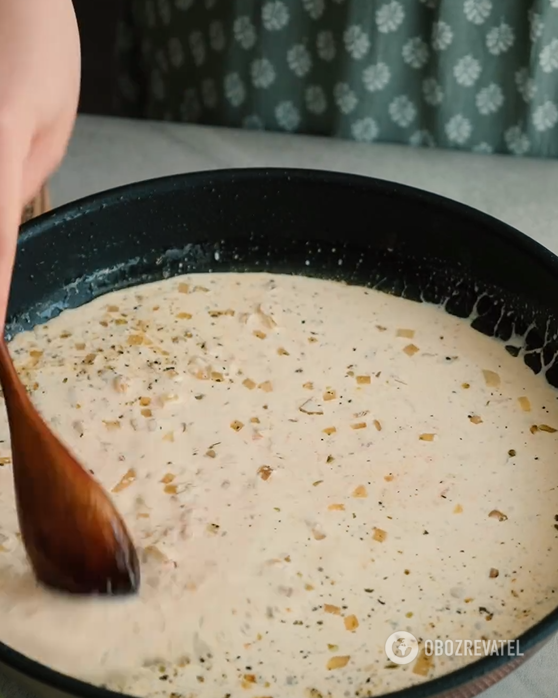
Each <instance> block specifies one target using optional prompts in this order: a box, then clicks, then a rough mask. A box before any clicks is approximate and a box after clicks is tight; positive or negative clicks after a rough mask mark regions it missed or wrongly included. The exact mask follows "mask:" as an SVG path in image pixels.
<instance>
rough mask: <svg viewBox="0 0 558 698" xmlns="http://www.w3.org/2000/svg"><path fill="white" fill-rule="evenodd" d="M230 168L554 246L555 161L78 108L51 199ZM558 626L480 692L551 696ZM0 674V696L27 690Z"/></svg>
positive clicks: (493, 696) (22, 696) (557, 680)
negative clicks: (326, 185)
mask: <svg viewBox="0 0 558 698" xmlns="http://www.w3.org/2000/svg"><path fill="white" fill-rule="evenodd" d="M227 167H306V168H314V169H328V170H337V171H343V172H352V173H356V174H362V175H370V176H374V177H379V178H382V179H387V180H392V181H397V182H402V183H405V184H410V185H414V186H417V187H420V188H422V189H427V190H429V191H433V192H436V193H438V194H442V195H444V196H447V197H449V198H452V199H456V200H458V201H461V202H463V203H466V204H469V205H470V206H474V207H475V208H478V209H480V210H482V211H485V212H486V213H489V214H491V215H493V216H496V217H497V218H500V219H501V220H504V221H505V222H507V223H509V224H511V225H512V226H514V227H516V228H518V229H519V230H521V231H522V232H524V233H526V234H528V235H530V236H531V237H533V238H535V239H536V240H538V241H539V242H540V243H542V244H543V245H545V246H546V247H548V248H549V249H550V250H552V251H553V252H555V253H558V222H557V221H558V196H557V191H558V187H557V185H558V161H556V160H549V161H546V160H534V159H519V158H512V157H510V156H496V155H472V154H466V153H458V152H453V151H451V152H450V151H440V150H429V149H415V148H411V147H405V146H396V145H379V144H375V145H362V144H358V143H350V142H346V141H340V140H330V139H323V138H309V137H303V136H287V135H282V134H269V133H261V132H247V131H236V130H231V129H215V128H204V127H199V126H186V125H176V124H169V123H151V122H132V121H127V120H120V119H108V118H98V117H80V118H79V119H78V123H77V126H76V130H75V133H74V136H73V139H72V141H71V143H70V147H69V151H68V154H67V157H66V159H65V161H64V163H63V164H62V167H61V168H60V171H59V172H58V173H57V174H56V175H55V176H54V177H53V179H52V182H51V196H52V203H53V205H54V206H57V205H60V204H63V203H66V202H69V201H73V200H75V199H77V198H80V197H82V196H86V195H87V194H92V193H94V192H98V191H102V190H105V189H110V188H112V187H115V186H119V185H122V184H127V183H129V182H134V181H137V180H141V179H148V178H151V177H159V176H163V175H169V174H175V173H179V172H189V171H190V172H191V171H199V170H211V169H219V168H227ZM556 686H558V635H557V636H555V637H554V638H553V639H552V640H551V641H550V642H549V643H548V644H547V645H546V646H545V647H544V648H543V649H542V650H541V651H540V652H539V653H538V654H537V655H536V656H535V657H533V658H532V659H530V660H529V661H528V662H526V663H525V665H523V666H522V667H520V668H519V669H517V670H516V671H515V672H514V673H513V674H512V675H510V676H508V677H507V678H505V679H504V680H502V681H501V682H500V683H498V684H496V685H495V686H493V687H492V688H490V689H489V690H487V691H486V692H484V693H483V694H482V698H525V697H527V696H528V697H529V698H551V697H552V698H554V696H555V695H556ZM28 696H29V694H28V693H26V692H24V691H22V690H21V689H20V688H19V687H17V686H14V685H13V684H12V683H10V682H8V680H7V679H3V678H2V677H1V676H0V697H1V698H28Z"/></svg>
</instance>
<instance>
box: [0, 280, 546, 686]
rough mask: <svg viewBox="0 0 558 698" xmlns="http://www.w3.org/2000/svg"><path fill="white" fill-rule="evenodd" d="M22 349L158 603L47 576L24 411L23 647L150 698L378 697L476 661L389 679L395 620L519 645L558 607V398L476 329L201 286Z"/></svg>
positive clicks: (381, 306)
mask: <svg viewBox="0 0 558 698" xmlns="http://www.w3.org/2000/svg"><path fill="white" fill-rule="evenodd" d="M11 351H12V354H13V356H14V359H15V362H16V365H17V366H18V370H19V371H20V373H21V375H22V377H23V378H24V380H25V382H26V383H27V385H28V387H29V389H30V391H31V393H32V397H33V400H34V402H35V404H36V405H37V407H38V408H39V409H40V410H41V412H42V413H43V414H44V416H45V417H46V418H47V420H48V421H49V422H50V424H51V425H52V426H53V427H54V428H55V429H56V430H57V432H58V433H60V435H61V436H62V437H63V438H64V439H65V440H66V441H67V443H68V444H69V445H70V446H71V448H72V449H73V450H74V452H75V453H76V454H77V455H78V456H79V458H80V459H81V460H82V462H83V463H84V464H85V465H86V466H87V467H88V468H89V469H91V470H92V471H93V472H94V474H95V476H96V477H97V478H98V479H99V480H100V481H101V482H102V483H103V484H104V485H105V486H106V487H107V488H108V489H109V490H111V491H112V493H113V495H112V496H113V497H114V501H115V502H116V504H117V506H118V507H119V509H120V511H121V512H122V513H123V515H124V517H125V519H126V521H127V522H128V524H129V527H130V529H131V532H132V535H133V536H134V538H135V541H136V543H137V545H138V548H139V550H140V556H141V559H142V575H143V582H142V587H141V591H140V593H139V595H138V596H137V597H136V598H131V599H126V600H122V599H118V600H114V599H113V600H107V599H96V598H90V599H75V598H66V597H64V596H58V595H56V594H53V593H51V592H49V591H47V590H44V589H41V588H39V587H38V586H37V585H36V584H35V582H34V581H33V578H32V575H31V573H30V570H29V566H28V563H27V561H26V559H25V554H24V550H23V547H22V544H21V542H20V540H19V537H18V526H17V520H16V513H15V507H14V498H13V486H12V481H11V466H10V462H9V461H10V449H9V435H8V428H7V423H6V418H5V415H4V413H3V411H2V415H1V417H0V439H1V442H0V457H1V458H2V460H1V462H2V465H3V467H0V543H1V545H0V618H1V623H0V640H1V641H3V642H5V643H7V644H8V645H10V646H12V647H14V648H15V649H17V650H19V651H21V652H23V653H24V654H26V655H28V656H30V657H33V658H35V659H37V660H39V661H41V662H42V663H44V664H46V665H48V666H51V667H53V668H55V669H57V670H60V671H62V672H65V673H68V674H70V675H72V676H75V677H78V678H82V679H85V680H87V681H90V682H93V683H97V684H105V685H107V686H109V687H111V688H113V689H116V690H121V691H124V692H128V693H132V694H136V695H138V696H159V695H161V696H163V695H165V696H167V695H172V694H180V695H184V696H199V697H200V698H202V697H206V696H207V697H208V698H209V697H210V696H211V698H213V697H214V696H219V695H222V696H225V695H230V696H233V697H236V696H254V698H259V697H261V696H275V697H276V698H279V696H281V697H285V698H289V697H290V696H305V695H311V696H316V697H317V696H319V694H323V695H328V694H331V695H332V696H341V695H344V696H352V695H365V694H366V693H367V691H369V690H370V691H372V692H373V693H374V695H378V694H379V693H380V692H383V691H392V690H395V689H398V688H402V687H404V686H408V685H411V684H414V683H418V682H421V681H424V680H426V679H428V678H432V677H435V676H439V675H441V674H444V673H447V672H448V671H450V670H453V669H455V668H457V667H458V666H461V665H463V664H465V663H468V662H471V661H472V658H471V657H454V658H442V657H436V658H434V659H433V660H431V661H427V660H425V659H424V657H423V656H422V654H421V655H419V659H418V660H417V662H415V663H412V664H410V665H408V666H399V667H397V668H392V667H391V668H390V662H389V661H388V660H387V658H386V655H385V652H384V643H385V640H386V639H387V637H388V636H389V635H390V634H391V633H392V632H393V631H394V630H407V631H409V632H411V633H413V634H414V635H415V636H417V637H419V638H422V640H425V639H436V638H451V639H454V640H456V639H459V638H461V639H468V640H472V639H480V638H503V639H506V640H508V639H513V638H515V637H517V636H518V635H519V634H520V633H521V632H523V631H524V630H526V629H527V628H529V627H530V626H532V625H533V624H534V623H535V622H536V621H538V620H540V619H541V618H542V617H543V616H545V615H546V614H547V613H548V612H549V611H551V610H552V609H553V608H554V607H555V606H556V603H557V595H556V588H557V586H558V574H557V572H556V559H557V557H558V541H557V537H558V530H557V525H556V523H555V520H556V515H557V514H558V469H557V468H556V453H557V447H556V445H557V437H558V434H557V433H554V428H556V427H558V410H557V407H556V399H557V398H556V393H555V391H554V390H553V389H551V388H550V387H549V386H548V385H547V384H546V383H545V382H544V380H543V379H542V378H541V377H537V376H534V375H533V374H532V373H531V372H530V371H529V370H528V369H527V368H526V367H525V366H524V364H523V362H522V361H521V360H520V359H515V358H512V357H511V356H509V355H508V354H507V352H506V351H505V349H504V346H503V345H502V344H501V343H499V342H497V341H494V340H492V339H490V338H487V337H485V336H483V335H481V334H479V333H477V332H475V331H473V330H472V329H471V328H470V326H469V325H468V324H467V322H465V321H463V320H459V319H457V318H454V317H451V316H449V315H447V314H445V313H443V312H441V311H440V310H439V309H437V308H435V307H433V306H429V305H426V304H417V303H413V302H410V301H406V300H402V299H400V298H396V297H391V296H388V295H384V294H382V293H378V292H375V291H370V290H365V289H363V288H359V287H349V286H345V285H342V284H338V283H334V282H329V281H321V280H312V279H307V278H302V277H290V276H270V275H266V274H243V275H238V274H211V275H192V276H189V277H181V278H175V279H171V280H166V281H162V282H160V283H155V284H151V285H147V286H143V287H141V288H133V289H129V290H124V291H119V292H116V293H112V294H109V295H107V296H104V297H102V298H99V299H97V300H95V301H94V302H92V303H90V304H88V305H86V306H84V307H82V308H79V309H77V310H69V311H66V312H64V313H62V315H60V317H58V318H56V319H55V320H52V321H50V322H48V323H46V324H45V325H43V326H39V327H37V328H35V329H34V330H33V331H32V332H27V333H23V334H20V335H18V336H17V337H16V338H15V339H14V341H13V342H12V343H11ZM535 425H536V426H535ZM534 427H535V428H534ZM537 427H538V428H537Z"/></svg>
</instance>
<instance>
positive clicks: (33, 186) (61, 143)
mask: <svg viewBox="0 0 558 698" xmlns="http://www.w3.org/2000/svg"><path fill="white" fill-rule="evenodd" d="M73 124H74V116H73V114H72V118H71V119H68V118H67V119H64V120H61V121H60V123H59V124H56V125H55V126H53V127H52V128H51V129H49V130H48V131H43V132H41V133H40V134H39V135H37V136H36V137H35V138H34V140H33V142H32V143H31V147H30V149H29V153H28V155H27V158H26V160H25V163H24V164H23V182H22V192H21V194H22V197H23V202H24V204H27V203H29V202H30V201H31V200H32V199H33V198H34V197H35V196H36V195H37V194H38V193H39V191H40V189H41V187H42V186H43V185H44V183H45V182H46V180H47V179H48V178H49V177H50V176H51V175H52V174H53V172H55V171H56V170H57V169H58V167H59V165H60V163H61V162H62V160H63V158H64V155H65V154H66V150H67V148H68V142H69V140H70V135H71V133H72V127H73Z"/></svg>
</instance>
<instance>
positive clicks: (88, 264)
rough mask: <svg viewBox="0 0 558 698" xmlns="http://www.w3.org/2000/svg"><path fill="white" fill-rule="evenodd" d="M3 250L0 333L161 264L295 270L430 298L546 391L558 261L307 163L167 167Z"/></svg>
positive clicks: (157, 273) (416, 201) (507, 662)
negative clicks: (5, 296) (500, 344)
mask: <svg viewBox="0 0 558 698" xmlns="http://www.w3.org/2000/svg"><path fill="white" fill-rule="evenodd" d="M18 250H19V251H18V259H17V263H16V268H15V273H14V280H13V285H12V294H11V299H10V306H9V314H8V324H7V335H8V336H13V334H15V333H17V332H19V331H21V330H22V329H28V328H30V327H33V326H34V325H36V324H38V323H42V322H45V321H47V320H48V319H50V318H52V317H54V316H56V315H57V314H59V313H60V312H61V311H62V310H64V309H66V308H73V307H77V306H80V305H82V304H84V303H86V302H88V301H90V300H92V299H93V298H95V297H97V296H99V295H102V294H104V293H107V292H109V291H113V290H116V289H119V288H123V287H126V286H132V285H137V284H141V283H145V282H149V281H155V280H157V279H161V278H167V277H170V276H174V275H176V274H185V273H191V272H217V271H219V272H222V271H236V272H245V271H268V272H275V273H296V274H303V275H308V276H316V277H323V278H329V279H335V280H342V281H345V282H347V283H350V284H359V285H364V286H369V287H373V288H376V289H379V290H381V291H384V292H387V293H392V294H395V295H398V296H403V297H405V298H408V299H411V300H414V301H417V302H432V303H437V304H440V305H443V307H444V309H445V310H446V311H447V312H449V313H451V314H453V315H456V316H459V317H462V318H468V319H469V320H470V322H471V325H472V326H473V327H474V328H475V329H476V330H478V331H480V332H483V333H484V334H487V335H490V336H494V337H498V338H499V339H501V340H503V341H504V342H505V343H506V348H507V350H508V352H509V353H510V354H512V355H513V356H516V357H517V361H524V362H525V363H526V364H527V365H528V366H529V367H530V368H531V369H532V370H533V371H534V372H536V373H539V372H541V371H542V372H543V373H544V374H545V377H546V380H547V381H548V382H549V383H550V384H551V385H552V386H555V387H558V360H557V358H556V357H557V355H558V319H557V315H558V312H557V310H558V300H557V299H558V258H556V257H555V256H554V255H553V254H551V253H550V252H549V251H548V250H546V249H545V248H543V247H541V246H540V245H539V244H537V243H536V242H534V241H532V240H531V239H529V238H527V237H526V236H524V235H522V234H521V233H519V232H518V231H516V230H514V229H513V228H511V227H509V226H507V225H505V224H504V223H501V222H499V221H497V220H496V219H494V218H491V217H489V216H487V215H485V214H482V213H480V212H478V211H475V210H473V209H471V208H468V207H467V206H463V205H461V204H458V203H456V202H453V201H450V200H448V199H444V198H442V197H439V196H436V195H434V194H429V193H426V192H423V191H420V190H417V189H413V188H410V187H406V186H403V185H399V184H393V183H390V182H385V181H381V180H375V179H369V178H364V177H357V176H352V175H347V174H339V173H332V172H324V171H313V170H278V169H267V170H250V169H248V170H247V169H243V170H220V171H215V172H203V173H196V174H188V175H180V176H172V177H166V178H163V179H157V180H151V181H146V182H140V183H138V184H133V185H130V186H125V187H121V188H119V189H115V190H111V191H108V192H104V193H101V194H96V195H94V196H91V197H88V198H86V199H83V200H81V201H77V202H75V203H71V204H68V205H66V206H64V207H62V208H59V209H56V210H54V211H52V212H50V213H48V214H45V215H43V216H41V217H39V218H38V219H35V220H33V221H31V222H29V223H27V224H26V225H25V226H23V228H22V233H21V236H20V240H19V246H18ZM0 628H1V619H0ZM557 630H558V609H557V610H555V611H554V612H553V613H551V614H550V615H549V616H548V617H546V618H545V619H544V620H542V621H541V622H540V623H538V624H537V625H536V626H535V627H533V628H532V629H530V630H529V631H528V632H526V633H525V634H524V635H523V636H522V637H521V638H520V646H521V651H522V652H525V653H527V652H530V651H532V650H534V649H535V648H538V647H539V646H540V645H541V643H542V642H544V641H545V640H547V639H548V638H549V637H550V635H551V634H552V633H553V632H556V631H557ZM0 636H1V635H0ZM515 664H516V662H513V661H512V658H507V657H505V656H491V657H486V658H483V659H481V660H479V661H476V662H475V663H473V664H471V665H469V666H466V667H464V668H462V669H460V670H458V671H456V672H454V673H452V674H449V675H447V676H444V677H441V678H439V679H436V680H434V681H429V682H426V683H424V684H422V685H418V686H414V687H412V688H409V689H405V690H402V691H398V692H396V693H391V694H389V695H390V696H392V697H393V698H433V697H434V696H442V695H444V696H463V697H464V696H472V695H475V693H477V692H478V691H479V690H481V689H482V688H485V687H486V686H488V685H490V684H491V683H493V682H494V681H495V680H497V679H498V678H500V677H501V676H502V675H503V674H505V673H507V672H508V671H509V670H510V669H511V668H512V665H515ZM2 665H4V666H5V667H7V668H8V671H9V672H10V673H14V672H15V673H14V675H16V676H19V677H20V679H22V680H24V681H25V680H26V679H27V681H29V680H31V681H32V682H33V687H34V690H40V689H41V687H44V688H45V689H47V687H48V690H49V692H48V693H45V695H53V692H52V691H53V689H54V691H55V694H57V693H56V692H63V693H64V694H66V695H70V696H75V697H76V698H78V697H79V698H111V697H112V698H116V696H120V698H121V694H116V693H112V692H110V691H107V690H104V689H101V688H95V687H93V686H90V685H88V684H85V683H83V682H80V681H77V680H74V679H72V678H69V677H65V676H62V675H61V674H58V673H57V672H54V671H52V670H50V669H47V668H45V667H43V666H41V665H39V664H38V663H36V662H33V661H31V660H29V659H27V658H26V657H24V656H23V655H21V654H19V653H17V652H14V651H13V650H11V649H10V648H9V647H7V646H5V645H3V644H1V643H0V668H1V667H2ZM58 694H59V693H58ZM277 698H278V697H277Z"/></svg>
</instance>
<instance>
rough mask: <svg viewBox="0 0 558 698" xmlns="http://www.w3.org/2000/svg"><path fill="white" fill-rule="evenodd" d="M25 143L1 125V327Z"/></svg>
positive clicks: (18, 211) (19, 203)
mask: <svg viewBox="0 0 558 698" xmlns="http://www.w3.org/2000/svg"><path fill="white" fill-rule="evenodd" d="M25 154H26V153H25V147H24V146H23V145H22V143H21V141H18V140H17V139H16V138H15V137H14V133H13V132H12V133H10V134H9V136H8V135H6V131H5V130H4V129H2V128H1V126H0V330H1V331H3V328H4V322H5V319H6V309H7V305H8V298H9V292H10V283H11V278H12V271H13V265H14V260H15V252H16V245H17V235H18V230H19V225H20V222H21V212H22V186H21V185H22V168H23V161H24V158H25Z"/></svg>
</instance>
